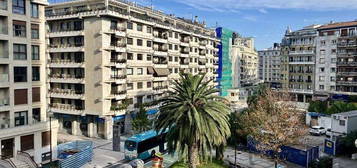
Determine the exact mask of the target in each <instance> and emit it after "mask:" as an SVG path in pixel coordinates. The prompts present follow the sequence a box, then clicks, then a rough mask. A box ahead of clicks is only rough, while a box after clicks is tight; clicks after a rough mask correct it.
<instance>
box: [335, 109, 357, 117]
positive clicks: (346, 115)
mask: <svg viewBox="0 0 357 168" xmlns="http://www.w3.org/2000/svg"><path fill="white" fill-rule="evenodd" d="M333 115H339V116H344V117H354V116H357V110H353V111H348V112H343V113H337V114H333Z"/></svg>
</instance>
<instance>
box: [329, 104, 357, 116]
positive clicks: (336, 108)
mask: <svg viewBox="0 0 357 168" xmlns="http://www.w3.org/2000/svg"><path fill="white" fill-rule="evenodd" d="M352 110H357V106H356V105H355V104H353V103H345V102H343V101H336V102H334V103H333V104H332V105H331V107H330V108H328V109H327V114H335V113H342V112H347V111H352Z"/></svg>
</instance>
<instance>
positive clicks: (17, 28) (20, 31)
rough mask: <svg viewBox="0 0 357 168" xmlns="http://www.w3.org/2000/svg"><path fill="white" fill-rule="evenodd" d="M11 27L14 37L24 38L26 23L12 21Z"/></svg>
mask: <svg viewBox="0 0 357 168" xmlns="http://www.w3.org/2000/svg"><path fill="white" fill-rule="evenodd" d="M12 26H13V35H14V36H15V37H26V22H23V21H16V20H14V21H13V25H12Z"/></svg>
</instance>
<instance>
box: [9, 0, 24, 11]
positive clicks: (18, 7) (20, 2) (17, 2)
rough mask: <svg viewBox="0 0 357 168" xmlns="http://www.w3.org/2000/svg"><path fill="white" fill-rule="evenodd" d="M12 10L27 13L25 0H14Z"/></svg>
mask: <svg viewBox="0 0 357 168" xmlns="http://www.w3.org/2000/svg"><path fill="white" fill-rule="evenodd" d="M12 12H13V13H17V14H25V12H26V7H25V0H12Z"/></svg>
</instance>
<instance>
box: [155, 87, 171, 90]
mask: <svg viewBox="0 0 357 168" xmlns="http://www.w3.org/2000/svg"><path fill="white" fill-rule="evenodd" d="M168 88H169V86H156V87H153V88H152V89H153V90H164V89H168Z"/></svg>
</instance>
